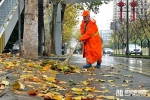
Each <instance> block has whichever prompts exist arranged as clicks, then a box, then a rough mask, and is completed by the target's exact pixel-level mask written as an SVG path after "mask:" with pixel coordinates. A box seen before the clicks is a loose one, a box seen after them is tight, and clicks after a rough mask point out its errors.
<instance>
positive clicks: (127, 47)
mask: <svg viewBox="0 0 150 100" xmlns="http://www.w3.org/2000/svg"><path fill="white" fill-rule="evenodd" d="M128 9H129V6H128V0H127V26H126V31H127V37H126V38H127V44H126V55H127V56H129V37H128V32H129V18H128V17H129V16H128V12H129V11H128Z"/></svg>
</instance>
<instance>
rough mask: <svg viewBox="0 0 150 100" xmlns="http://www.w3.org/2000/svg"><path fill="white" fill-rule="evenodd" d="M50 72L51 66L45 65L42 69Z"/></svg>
mask: <svg viewBox="0 0 150 100" xmlns="http://www.w3.org/2000/svg"><path fill="white" fill-rule="evenodd" d="M47 70H50V65H45V66H44V67H43V69H42V71H47Z"/></svg>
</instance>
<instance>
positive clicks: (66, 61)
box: [64, 42, 80, 63]
mask: <svg viewBox="0 0 150 100" xmlns="http://www.w3.org/2000/svg"><path fill="white" fill-rule="evenodd" d="M79 43H80V42H77V44H76V45H75V47H74V48H73V50H72V52H71V53H70V54H69V56H68V57H67V59H66V60H65V61H64V62H65V63H68V61H69V59H70V57H71V56H72V54H73V52H74V51H75V49H76V48H77V46H78V45H79Z"/></svg>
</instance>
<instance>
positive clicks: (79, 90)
mask: <svg viewBox="0 0 150 100" xmlns="http://www.w3.org/2000/svg"><path fill="white" fill-rule="evenodd" d="M71 90H73V91H77V92H82V89H81V88H72V89H71Z"/></svg>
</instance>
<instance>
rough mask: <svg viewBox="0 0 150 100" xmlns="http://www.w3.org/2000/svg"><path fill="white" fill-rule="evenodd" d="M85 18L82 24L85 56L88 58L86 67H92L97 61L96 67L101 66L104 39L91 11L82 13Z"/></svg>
mask: <svg viewBox="0 0 150 100" xmlns="http://www.w3.org/2000/svg"><path fill="white" fill-rule="evenodd" d="M82 16H83V20H82V22H81V25H80V33H81V37H80V39H79V41H81V42H82V53H83V58H84V57H85V58H86V65H84V66H83V67H84V68H89V67H92V64H93V63H94V62H97V65H96V67H97V68H100V66H101V62H102V40H101V37H100V34H99V32H98V27H97V25H96V21H95V20H94V19H93V18H91V17H90V12H89V11H87V10H85V11H83V13H82Z"/></svg>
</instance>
